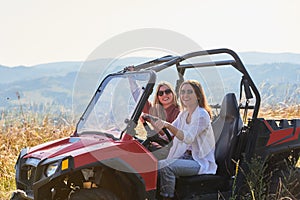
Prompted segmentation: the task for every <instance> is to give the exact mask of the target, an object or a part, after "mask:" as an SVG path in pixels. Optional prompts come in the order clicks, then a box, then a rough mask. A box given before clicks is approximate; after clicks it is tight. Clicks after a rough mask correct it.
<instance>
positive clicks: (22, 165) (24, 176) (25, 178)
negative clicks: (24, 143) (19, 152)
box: [16, 158, 40, 190]
mask: <svg viewBox="0 0 300 200" xmlns="http://www.w3.org/2000/svg"><path fill="white" fill-rule="evenodd" d="M39 162H40V160H38V159H35V158H27V159H24V158H22V159H21V160H20V161H19V163H18V165H17V167H18V169H17V172H18V173H17V176H19V177H16V178H17V180H18V182H19V184H21V185H20V187H21V188H20V189H24V190H32V186H33V183H34V182H35V181H36V180H37V176H36V175H37V173H36V172H37V168H36V167H37V166H38V163H39Z"/></svg>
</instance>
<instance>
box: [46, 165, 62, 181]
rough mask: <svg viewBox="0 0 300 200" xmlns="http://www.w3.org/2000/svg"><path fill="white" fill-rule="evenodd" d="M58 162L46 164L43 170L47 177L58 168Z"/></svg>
mask: <svg viewBox="0 0 300 200" xmlns="http://www.w3.org/2000/svg"><path fill="white" fill-rule="evenodd" d="M58 164H59V163H58V162H55V163H51V164H50V165H48V167H47V169H46V171H45V174H46V176H47V177H49V176H52V175H53V174H54V173H55V171H56V169H57V168H58Z"/></svg>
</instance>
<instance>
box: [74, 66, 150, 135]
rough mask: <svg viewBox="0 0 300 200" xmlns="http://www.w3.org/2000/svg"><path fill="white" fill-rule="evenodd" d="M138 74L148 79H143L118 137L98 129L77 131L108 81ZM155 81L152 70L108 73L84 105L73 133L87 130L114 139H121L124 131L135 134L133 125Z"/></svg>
mask: <svg viewBox="0 0 300 200" xmlns="http://www.w3.org/2000/svg"><path fill="white" fill-rule="evenodd" d="M139 74H140V75H141V74H148V76H149V80H145V81H147V83H146V86H145V87H144V89H143V91H142V92H141V94H140V97H139V99H138V100H137V101H136V104H135V107H134V109H133V112H132V115H131V116H130V117H129V118H127V119H124V122H125V123H126V124H127V125H126V127H125V129H124V130H120V134H119V137H114V135H113V134H111V133H110V132H106V131H105V132H103V131H99V132H98V131H84V132H80V133H78V130H79V129H81V128H82V127H83V126H84V124H85V123H86V119H88V117H89V115H90V114H91V112H92V111H93V109H94V108H95V106H96V104H97V102H98V101H99V98H100V97H101V96H102V95H103V92H104V91H105V88H106V86H107V85H108V84H109V83H110V81H111V80H113V79H114V78H119V77H122V76H131V77H134V76H135V75H139ZM155 82H156V73H155V72H154V71H153V70H142V71H138V72H137V71H132V72H129V71H127V72H125V71H123V72H118V73H113V74H109V75H108V76H106V77H105V78H104V79H103V81H102V82H101V83H100V85H99V87H98V88H97V90H96V92H95V93H94V95H93V97H92V98H91V100H90V102H89V104H88V106H87V107H86V109H85V111H84V112H83V114H82V116H81V117H80V119H79V121H78V122H77V125H76V130H75V133H74V135H75V136H80V135H85V134H86V133H85V132H88V133H95V134H101V135H104V136H106V137H110V138H113V139H115V140H119V139H121V138H122V135H123V133H124V132H126V133H127V134H129V135H132V136H135V134H136V133H135V127H136V126H137V123H138V120H139V118H140V115H141V113H142V110H143V108H144V105H145V103H146V101H147V100H148V98H149V96H150V95H151V93H152V91H153V87H154V85H155Z"/></svg>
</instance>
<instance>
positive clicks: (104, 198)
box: [69, 188, 119, 200]
mask: <svg viewBox="0 0 300 200" xmlns="http://www.w3.org/2000/svg"><path fill="white" fill-rule="evenodd" d="M69 200H119V198H118V197H117V196H116V195H115V194H114V193H112V192H110V191H108V190H106V189H103V188H93V189H80V190H76V191H75V192H74V193H72V194H71V195H70V198H69Z"/></svg>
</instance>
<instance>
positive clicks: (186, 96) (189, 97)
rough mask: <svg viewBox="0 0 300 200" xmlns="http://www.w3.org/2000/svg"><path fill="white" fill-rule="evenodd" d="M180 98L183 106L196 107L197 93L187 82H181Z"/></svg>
mask: <svg viewBox="0 0 300 200" xmlns="http://www.w3.org/2000/svg"><path fill="white" fill-rule="evenodd" d="M179 94H180V100H181V102H182V104H183V106H184V107H187V108H188V107H191V108H193V107H196V106H198V100H197V95H196V93H195V91H194V88H193V87H192V86H191V85H190V84H189V83H186V84H183V85H182V86H181V88H180V91H179Z"/></svg>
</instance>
